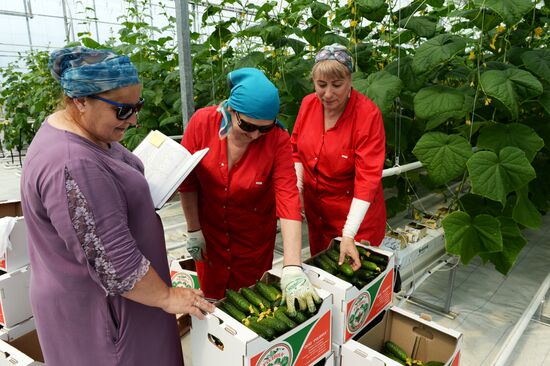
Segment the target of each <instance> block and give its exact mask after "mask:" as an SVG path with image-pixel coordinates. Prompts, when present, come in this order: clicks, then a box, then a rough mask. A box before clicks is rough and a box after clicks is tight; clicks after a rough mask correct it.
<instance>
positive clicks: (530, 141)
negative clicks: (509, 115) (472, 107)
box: [477, 123, 544, 161]
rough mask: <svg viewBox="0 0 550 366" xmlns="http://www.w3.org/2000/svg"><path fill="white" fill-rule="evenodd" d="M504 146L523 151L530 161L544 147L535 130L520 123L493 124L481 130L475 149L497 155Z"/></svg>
mask: <svg viewBox="0 0 550 366" xmlns="http://www.w3.org/2000/svg"><path fill="white" fill-rule="evenodd" d="M506 146H515V147H517V148H519V149H521V150H523V152H524V153H525V156H526V157H527V159H528V160H529V161H532V160H533V158H534V157H535V155H536V153H537V151H539V150H540V149H541V148H542V147H543V146H544V141H543V140H542V139H541V138H540V137H539V135H537V133H536V132H535V130H533V129H532V128H531V127H529V126H527V125H524V124H521V123H510V124H502V123H495V124H493V125H490V126H487V127H484V128H483V129H481V132H480V134H479V138H478V140H477V147H479V148H480V149H483V150H491V151H493V152H495V153H498V152H499V151H500V150H501V149H503V148H504V147H506Z"/></svg>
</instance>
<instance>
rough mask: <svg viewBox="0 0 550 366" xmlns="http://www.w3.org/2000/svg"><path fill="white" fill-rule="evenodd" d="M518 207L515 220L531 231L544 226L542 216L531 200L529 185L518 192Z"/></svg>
mask: <svg viewBox="0 0 550 366" xmlns="http://www.w3.org/2000/svg"><path fill="white" fill-rule="evenodd" d="M516 195H517V197H516V205H515V207H514V211H513V213H512V217H513V218H514V220H516V221H517V222H519V223H520V224H522V225H523V226H526V227H528V228H531V229H538V228H539V227H540V225H541V224H542V216H541V214H540V212H539V211H538V210H537V208H536V207H535V205H534V204H533V202H531V200H530V199H529V188H528V186H527V185H525V186H523V187H521V188H520V189H518V190H517V191H516Z"/></svg>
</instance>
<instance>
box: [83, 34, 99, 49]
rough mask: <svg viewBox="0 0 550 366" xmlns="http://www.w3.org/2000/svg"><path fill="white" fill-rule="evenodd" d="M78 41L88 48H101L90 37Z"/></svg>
mask: <svg viewBox="0 0 550 366" xmlns="http://www.w3.org/2000/svg"><path fill="white" fill-rule="evenodd" d="M80 41H81V42H82V44H83V45H84V46H86V47H88V48H101V47H102V46H101V44H99V43H98V42H97V41H96V40H95V39H92V38H90V37H83V38H80Z"/></svg>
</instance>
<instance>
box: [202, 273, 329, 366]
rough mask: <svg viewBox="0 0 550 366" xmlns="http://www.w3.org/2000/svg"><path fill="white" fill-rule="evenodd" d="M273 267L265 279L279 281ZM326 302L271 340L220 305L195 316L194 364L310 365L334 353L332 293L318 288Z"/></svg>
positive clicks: (243, 365)
mask: <svg viewBox="0 0 550 366" xmlns="http://www.w3.org/2000/svg"><path fill="white" fill-rule="evenodd" d="M275 273H276V272H274V271H273V270H271V271H268V272H266V273H264V275H263V276H262V279H261V281H263V282H265V283H268V284H269V283H273V282H278V281H279V280H280V279H279V277H278V276H277V275H276V274H275ZM318 294H319V296H320V297H321V298H322V299H323V303H322V304H320V305H319V306H318V312H317V313H316V314H315V315H314V316H312V317H311V318H309V319H308V320H307V321H305V322H303V323H302V324H300V325H298V326H297V327H295V328H294V329H291V330H289V331H287V332H286V333H284V334H282V335H280V336H279V337H277V338H275V339H274V340H272V341H268V340H266V339H264V338H262V337H260V336H259V335H257V334H256V333H255V332H253V331H252V330H250V329H249V328H247V327H246V326H245V325H243V324H241V323H240V322H239V321H237V320H235V319H234V318H232V317H231V316H230V315H229V314H227V313H225V312H224V311H222V310H221V309H219V308H216V310H215V311H214V313H212V314H208V315H206V319H204V320H199V319H197V318H195V317H193V318H192V321H193V326H192V328H191V344H192V349H193V354H192V357H193V365H194V366H212V365H231V366H239V365H242V366H267V365H272V364H282V365H293V366H309V365H312V364H315V363H316V362H318V361H320V360H322V359H324V358H326V357H329V356H330V353H331V342H330V340H331V308H332V294H330V293H328V292H326V291H323V290H318Z"/></svg>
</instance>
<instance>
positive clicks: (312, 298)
mask: <svg viewBox="0 0 550 366" xmlns="http://www.w3.org/2000/svg"><path fill="white" fill-rule="evenodd" d="M281 290H282V291H283V298H282V301H283V303H284V302H285V301H286V306H287V309H288V310H287V311H288V313H289V314H290V315H293V314H296V308H295V306H294V301H295V300H298V304H299V307H300V309H299V310H305V309H306V307H307V308H308V310H309V312H310V313H313V312H315V303H320V302H321V298H320V297H319V295H317V292H316V291H315V289H314V288H313V286H312V285H311V282H310V281H309V278H308V277H307V276H306V274H305V273H304V270H303V269H302V267H301V266H298V265H289V266H285V267H283V274H282V276H281Z"/></svg>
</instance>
